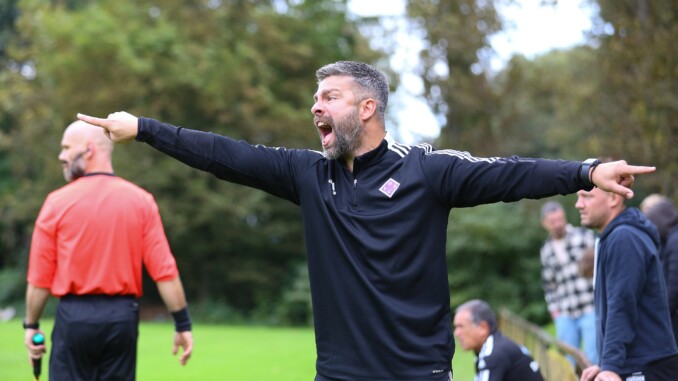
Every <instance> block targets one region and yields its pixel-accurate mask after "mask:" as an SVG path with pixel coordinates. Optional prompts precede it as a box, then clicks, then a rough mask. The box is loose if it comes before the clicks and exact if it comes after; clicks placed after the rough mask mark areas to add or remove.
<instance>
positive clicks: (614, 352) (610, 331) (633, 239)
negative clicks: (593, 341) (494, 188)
mask: <svg viewBox="0 0 678 381" xmlns="http://www.w3.org/2000/svg"><path fill="white" fill-rule="evenodd" d="M577 195H578V197H577V203H576V207H577V209H579V214H580V216H581V222H582V225H584V226H586V227H589V228H592V229H596V230H597V231H598V232H599V233H600V240H599V243H598V245H597V253H596V257H597V259H596V268H595V269H596V270H595V273H594V290H595V306H596V337H597V348H598V358H599V360H598V365H594V366H591V367H589V368H587V369H585V370H584V372H583V373H582V376H581V381H592V380H596V381H605V380H612V381H618V380H644V381H675V380H676V379H677V378H676V377H677V375H678V348H677V347H676V342H675V340H674V338H673V331H672V330H671V320H670V316H669V308H668V301H667V299H666V287H665V285H664V277H663V276H662V266H661V263H660V261H659V255H658V251H657V247H658V245H659V234H657V229H656V228H655V227H654V226H653V225H652V223H650V221H649V220H648V219H647V218H645V216H644V215H643V214H642V213H641V212H640V211H639V210H638V209H636V208H627V207H626V205H625V203H624V198H622V197H619V195H617V194H613V193H609V192H606V191H604V190H602V189H600V188H594V189H592V190H590V191H579V192H578V193H577Z"/></svg>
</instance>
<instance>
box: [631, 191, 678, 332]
mask: <svg viewBox="0 0 678 381" xmlns="http://www.w3.org/2000/svg"><path fill="white" fill-rule="evenodd" d="M640 210H641V211H642V212H643V213H645V216H647V219H649V220H650V221H651V222H652V223H653V224H654V226H656V227H657V231H659V260H660V261H661V263H662V266H663V268H664V281H665V282H666V292H667V294H668V297H669V313H670V314H671V323H672V325H673V336H674V339H676V343H677V344H678V212H676V208H675V206H674V205H673V203H672V202H671V200H669V199H668V198H667V197H665V196H662V195H658V194H652V195H649V196H647V197H646V198H645V199H644V200H643V202H642V203H640Z"/></svg>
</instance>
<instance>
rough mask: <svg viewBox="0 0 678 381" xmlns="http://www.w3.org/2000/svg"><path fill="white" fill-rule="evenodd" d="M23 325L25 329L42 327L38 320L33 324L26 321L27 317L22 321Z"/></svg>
mask: <svg viewBox="0 0 678 381" xmlns="http://www.w3.org/2000/svg"><path fill="white" fill-rule="evenodd" d="M21 325H23V327H24V329H40V322H39V321H36V322H35V323H33V324H28V323H26V319H24V320H22V321H21Z"/></svg>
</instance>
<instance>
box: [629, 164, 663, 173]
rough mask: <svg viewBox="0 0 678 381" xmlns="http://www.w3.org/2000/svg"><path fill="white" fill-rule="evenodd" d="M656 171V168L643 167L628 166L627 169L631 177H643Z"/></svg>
mask: <svg viewBox="0 0 678 381" xmlns="http://www.w3.org/2000/svg"><path fill="white" fill-rule="evenodd" d="M656 170H657V168H656V167H646V166H642V165H628V166H627V167H626V172H627V173H628V174H631V175H642V174H645V173H652V172H654V171H656Z"/></svg>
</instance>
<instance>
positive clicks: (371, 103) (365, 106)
mask: <svg viewBox="0 0 678 381" xmlns="http://www.w3.org/2000/svg"><path fill="white" fill-rule="evenodd" d="M359 110H360V119H361V120H367V119H370V118H371V117H372V116H373V115H374V114H375V113H376V112H377V101H375V100H374V99H372V98H367V99H363V100H362V101H360V109H359Z"/></svg>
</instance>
